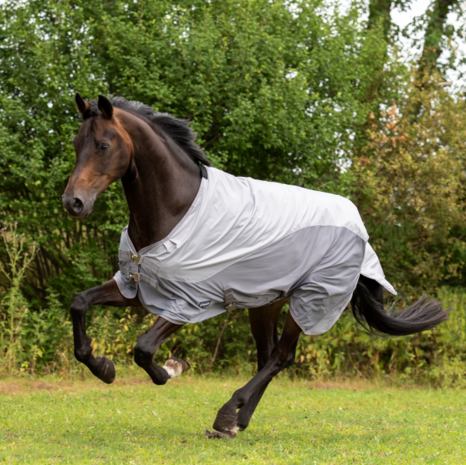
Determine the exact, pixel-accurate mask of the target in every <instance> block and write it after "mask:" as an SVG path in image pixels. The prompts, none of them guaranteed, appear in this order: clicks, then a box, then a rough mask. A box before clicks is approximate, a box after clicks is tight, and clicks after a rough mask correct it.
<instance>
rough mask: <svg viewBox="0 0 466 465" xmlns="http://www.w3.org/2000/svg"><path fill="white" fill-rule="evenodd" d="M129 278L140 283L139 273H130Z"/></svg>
mask: <svg viewBox="0 0 466 465" xmlns="http://www.w3.org/2000/svg"><path fill="white" fill-rule="evenodd" d="M129 278H130V279H134V282H135V283H138V282H139V273H130V274H129Z"/></svg>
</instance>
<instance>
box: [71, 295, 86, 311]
mask: <svg viewBox="0 0 466 465" xmlns="http://www.w3.org/2000/svg"><path fill="white" fill-rule="evenodd" d="M86 294H87V292H86V291H84V292H80V293H79V294H76V295H75V296H74V297H73V302H71V313H72V314H73V313H74V314H79V313H86V311H87V309H88V308H89V303H88V302H87V299H86Z"/></svg>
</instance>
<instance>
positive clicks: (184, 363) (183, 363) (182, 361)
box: [165, 355, 191, 373]
mask: <svg viewBox="0 0 466 465" xmlns="http://www.w3.org/2000/svg"><path fill="white" fill-rule="evenodd" d="M170 360H173V361H174V362H178V363H179V364H180V365H181V369H182V371H181V373H184V372H185V371H188V370H189V369H190V368H191V365H190V364H189V363H188V361H187V360H185V359H184V358H178V357H176V356H175V355H172V356H171V357H170V358H169V359H168V360H167V361H166V362H165V365H170Z"/></svg>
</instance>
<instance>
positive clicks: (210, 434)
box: [204, 429, 236, 439]
mask: <svg viewBox="0 0 466 465" xmlns="http://www.w3.org/2000/svg"><path fill="white" fill-rule="evenodd" d="M204 436H205V437H206V438H208V439H235V438H236V431H235V430H233V431H224V432H223V433H221V432H220V431H209V430H208V429H206V430H205V434H204Z"/></svg>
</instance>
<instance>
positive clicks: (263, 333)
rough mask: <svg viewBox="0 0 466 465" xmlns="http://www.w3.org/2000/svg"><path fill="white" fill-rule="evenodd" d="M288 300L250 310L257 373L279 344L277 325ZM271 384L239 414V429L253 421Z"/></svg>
mask: <svg viewBox="0 0 466 465" xmlns="http://www.w3.org/2000/svg"><path fill="white" fill-rule="evenodd" d="M288 300H289V299H288V298H286V299H282V300H279V301H277V302H274V303H273V304H270V305H265V306H263V307H258V308H252V309H249V323H250V325H251V331H252V335H253V337H254V340H255V342H256V348H257V371H258V372H259V371H261V370H262V368H264V366H265V364H266V363H267V360H268V359H269V357H270V355H271V354H272V351H273V349H274V348H275V347H276V345H277V344H278V331H277V324H278V319H279V317H280V312H281V310H282V308H283V306H284V305H285V304H286V303H287V302H288ZM268 384H269V383H267V384H266V385H265V386H263V387H262V388H261V389H260V390H259V391H257V393H255V395H254V396H252V397H251V399H250V400H249V402H248V403H247V404H246V405H245V406H244V407H242V408H241V409H240V411H239V412H238V429H239V431H244V430H245V429H246V428H247V427H248V425H249V422H250V420H251V417H252V415H253V414H254V411H255V410H256V407H257V405H258V404H259V402H260V400H261V398H262V396H263V394H264V392H265V390H266V389H267V386H268Z"/></svg>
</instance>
